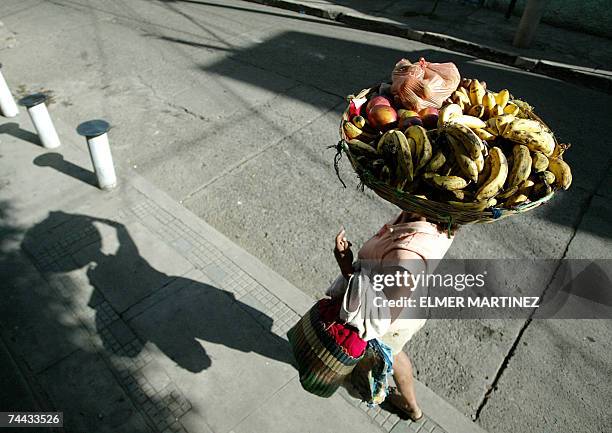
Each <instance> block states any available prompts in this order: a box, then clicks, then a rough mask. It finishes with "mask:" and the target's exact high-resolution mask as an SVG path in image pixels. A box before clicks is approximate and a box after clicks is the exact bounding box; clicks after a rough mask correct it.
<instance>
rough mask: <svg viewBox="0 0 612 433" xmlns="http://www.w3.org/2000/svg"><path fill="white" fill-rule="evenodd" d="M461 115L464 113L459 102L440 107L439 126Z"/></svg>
mask: <svg viewBox="0 0 612 433" xmlns="http://www.w3.org/2000/svg"><path fill="white" fill-rule="evenodd" d="M461 115H463V110H462V109H461V106H459V105H458V104H449V105H446V106H444V107H442V109H440V112H439V113H438V127H440V126H442V125H444V124H445V123H446V122H448V121H449V120H451V119H452V118H453V117H457V116H461Z"/></svg>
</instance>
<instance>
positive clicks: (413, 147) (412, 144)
mask: <svg viewBox="0 0 612 433" xmlns="http://www.w3.org/2000/svg"><path fill="white" fill-rule="evenodd" d="M404 135H406V134H404ZM406 139H407V140H408V146H409V147H410V154H411V155H412V156H413V158H414V156H415V155H416V154H417V151H416V142H415V141H414V139H412V138H410V137H406Z"/></svg>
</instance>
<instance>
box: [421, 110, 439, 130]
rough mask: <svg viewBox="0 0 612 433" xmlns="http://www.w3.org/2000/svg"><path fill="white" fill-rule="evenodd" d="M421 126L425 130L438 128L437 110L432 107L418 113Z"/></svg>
mask: <svg viewBox="0 0 612 433" xmlns="http://www.w3.org/2000/svg"><path fill="white" fill-rule="evenodd" d="M419 116H421V120H422V121H423V126H424V127H425V128H426V129H432V128H435V127H437V126H438V109H437V108H434V107H427V108H423V109H422V110H421V111H420V112H419Z"/></svg>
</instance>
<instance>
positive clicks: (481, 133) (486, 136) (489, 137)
mask: <svg viewBox="0 0 612 433" xmlns="http://www.w3.org/2000/svg"><path fill="white" fill-rule="evenodd" d="M473 131H474V134H476V135H477V136H478V138H480V139H481V140H485V141H493V140H495V138H496V137H495V135H493V134H491V133H490V132H489V131H487V130H486V128H485V129H481V128H476V129H473Z"/></svg>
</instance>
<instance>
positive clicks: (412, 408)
mask: <svg viewBox="0 0 612 433" xmlns="http://www.w3.org/2000/svg"><path fill="white" fill-rule="evenodd" d="M393 378H394V379H395V384H396V385H397V389H398V391H399V393H392V394H390V395H389V397H387V398H388V400H389V403H391V404H393V405H394V406H396V407H398V408H400V409H402V410H403V411H404V412H406V414H407V415H408V416H409V417H410V419H412V420H413V421H416V420H418V419H419V418H421V417H422V416H423V411H422V410H421V408H420V407H419V405H418V403H417V400H416V394H415V392H414V380H413V378H412V363H411V362H410V358H409V357H408V355H406V353H404V352H403V351H402V352H400V353H398V354H397V355H395V357H394V359H393Z"/></svg>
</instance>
